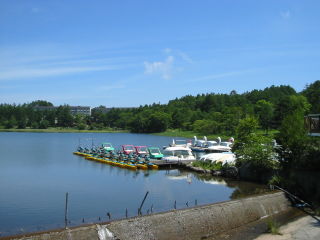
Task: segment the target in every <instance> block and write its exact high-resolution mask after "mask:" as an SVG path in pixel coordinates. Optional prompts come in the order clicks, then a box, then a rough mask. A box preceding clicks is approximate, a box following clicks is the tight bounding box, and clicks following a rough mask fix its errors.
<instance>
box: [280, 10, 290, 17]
mask: <svg viewBox="0 0 320 240" xmlns="http://www.w3.org/2000/svg"><path fill="white" fill-rule="evenodd" d="M280 16H281V17H282V18H283V19H289V18H291V12H290V11H289V10H287V11H282V12H280Z"/></svg>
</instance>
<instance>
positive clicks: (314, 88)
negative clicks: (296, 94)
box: [302, 80, 320, 113]
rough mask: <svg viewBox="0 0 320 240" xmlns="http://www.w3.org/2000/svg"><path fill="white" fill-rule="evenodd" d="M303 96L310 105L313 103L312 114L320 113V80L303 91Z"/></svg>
mask: <svg viewBox="0 0 320 240" xmlns="http://www.w3.org/2000/svg"><path fill="white" fill-rule="evenodd" d="M302 94H303V95H304V96H305V97H306V98H307V99H308V101H309V103H311V109H310V110H311V112H312V113H320V80H317V81H315V82H314V83H312V84H310V85H307V86H306V88H305V89H304V90H303V91H302Z"/></svg>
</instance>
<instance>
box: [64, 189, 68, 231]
mask: <svg viewBox="0 0 320 240" xmlns="http://www.w3.org/2000/svg"><path fill="white" fill-rule="evenodd" d="M68 195H69V193H68V192H66V206H65V210H64V228H67V225H68Z"/></svg>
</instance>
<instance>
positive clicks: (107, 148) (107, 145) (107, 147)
mask: <svg viewBox="0 0 320 240" xmlns="http://www.w3.org/2000/svg"><path fill="white" fill-rule="evenodd" d="M101 145H102V148H103V149H104V150H105V151H106V152H113V151H114V147H113V146H112V144H111V143H102V144H101Z"/></svg>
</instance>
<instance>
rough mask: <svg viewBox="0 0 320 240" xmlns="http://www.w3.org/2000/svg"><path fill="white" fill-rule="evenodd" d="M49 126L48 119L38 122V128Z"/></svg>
mask: <svg viewBox="0 0 320 240" xmlns="http://www.w3.org/2000/svg"><path fill="white" fill-rule="evenodd" d="M48 127H49V121H48V120H45V119H44V120H41V121H40V123H39V128H40V129H47V128H48Z"/></svg>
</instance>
